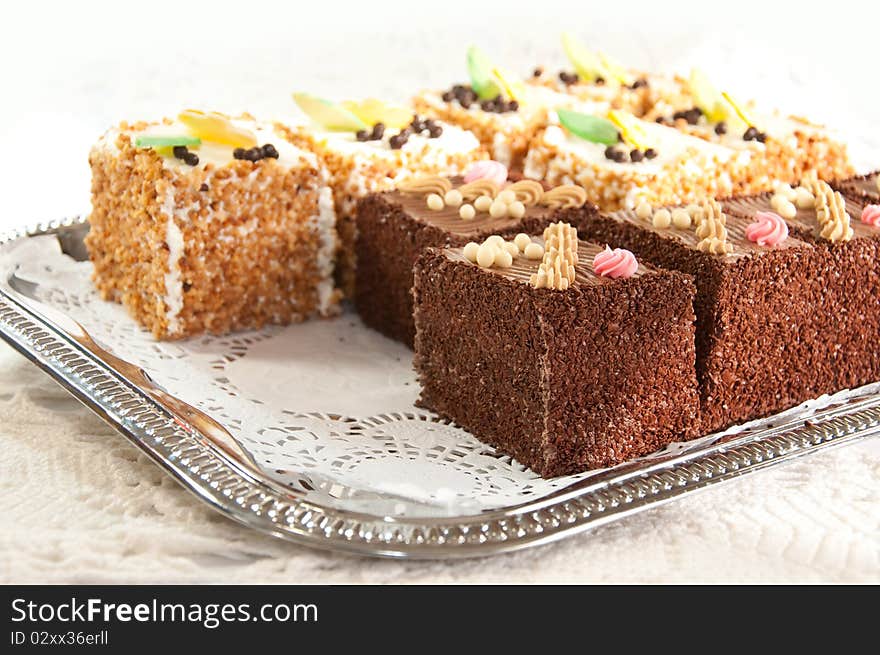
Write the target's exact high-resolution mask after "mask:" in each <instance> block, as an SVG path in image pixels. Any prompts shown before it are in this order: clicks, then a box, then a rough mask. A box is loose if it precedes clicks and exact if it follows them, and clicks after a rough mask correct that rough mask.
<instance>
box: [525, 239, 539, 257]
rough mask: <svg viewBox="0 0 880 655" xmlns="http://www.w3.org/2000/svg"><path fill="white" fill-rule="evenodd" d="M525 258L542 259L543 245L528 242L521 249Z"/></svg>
mask: <svg viewBox="0 0 880 655" xmlns="http://www.w3.org/2000/svg"><path fill="white" fill-rule="evenodd" d="M523 254H524V255H525V256H526V259H542V258H543V257H544V247H543V246H542V245H541V244H540V243H530V244H528V245H527V246H526V247H525V248H524V249H523Z"/></svg>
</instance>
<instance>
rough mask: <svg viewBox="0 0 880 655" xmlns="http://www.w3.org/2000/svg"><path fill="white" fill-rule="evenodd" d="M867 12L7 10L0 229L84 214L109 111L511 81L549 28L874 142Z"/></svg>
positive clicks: (375, 5) (397, 4)
mask: <svg viewBox="0 0 880 655" xmlns="http://www.w3.org/2000/svg"><path fill="white" fill-rule="evenodd" d="M878 16H880V10H878V9H877V3H873V2H850V1H838V2H834V3H829V2H827V1H825V2H821V3H815V5H814V4H812V3H808V2H801V3H796V4H791V3H771V2H766V1H765V2H755V1H753V0H743V1H740V2H727V3H717V2H710V1H709V0H702V1H700V2H681V1H678V2H676V1H675V0H665V1H664V2H641V1H635V0H629V1H617V2H595V1H594V2H589V1H587V0H578V1H569V2H560V1H558V0H538V1H535V2H533V3H524V2H514V1H513V0H505V1H498V0H483V1H482V2H455V1H452V2H437V3H431V2H412V1H411V0H410V1H400V0H397V1H393V2H385V3H380V2H366V1H365V0H360V1H359V2H351V1H349V0H311V1H309V2H286V3H280V2H279V3H272V2H266V1H265V0H239V1H238V2H228V1H227V0H220V1H215V2H210V3H207V2H184V1H182V0H178V1H176V2H174V1H169V0H154V1H152V2H134V3H124V2H16V3H15V4H14V6H13V5H12V3H6V5H5V7H4V17H3V27H2V31H3V34H2V38H0V66H2V70H3V76H2V83H3V87H4V91H3V94H2V95H3V97H4V102H3V103H0V143H2V145H3V154H4V156H3V157H0V179H2V180H3V189H4V198H3V200H4V202H3V204H2V208H3V209H2V212H0V227H5V226H11V225H17V224H21V223H27V222H32V221H34V220H43V219H49V218H57V217H59V216H62V215H66V214H70V213H73V212H80V211H83V210H85V209H86V208H87V206H88V184H89V182H88V179H89V177H88V176H89V173H88V166H87V162H86V157H87V154H88V149H89V146H90V145H91V143H92V142H94V141H95V139H96V138H97V137H98V136H99V135H100V134H101V132H102V131H103V130H104V129H106V128H107V127H108V126H110V125H112V124H114V123H117V122H119V121H120V120H123V119H126V120H132V119H140V118H154V117H159V116H162V115H174V114H175V113H177V111H179V110H180V109H181V108H185V107H189V106H200V107H202V108H217V109H222V110H227V111H239V110H247V111H251V112H252V113H255V114H257V115H259V116H263V117H267V118H274V117H279V118H283V117H284V116H285V115H287V114H290V113H292V112H293V111H294V109H293V103H292V101H291V99H290V93H291V92H292V91H294V90H308V91H313V92H316V93H319V94H323V95H326V96H328V97H330V98H333V99H345V98H348V97H360V96H367V95H373V96H379V97H387V98H396V99H401V100H402V99H405V98H406V97H408V95H409V94H410V93H411V92H412V91H414V90H416V89H417V88H419V87H421V86H438V87H439V86H443V85H447V84H449V83H451V82H453V81H464V80H465V79H466V76H465V70H464V53H465V49H466V48H467V46H468V45H470V44H479V45H481V46H483V47H484V48H485V49H486V50H487V51H488V52H489V53H490V55H491V56H492V57H493V58H494V59H495V60H496V61H497V62H498V63H499V64H500V65H502V66H504V67H506V68H509V69H511V70H513V71H518V72H521V73H522V74H526V73H528V72H529V71H530V70H531V69H532V67H533V66H534V65H535V64H536V63H538V62H541V63H545V64H547V65H550V66H553V67H554V68H556V67H559V66H562V65H564V63H565V59H564V56H563V54H562V52H561V49H560V47H559V32H560V31H561V30H563V29H568V30H571V31H573V32H574V33H575V34H577V35H578V36H580V37H581V38H582V39H583V40H584V41H585V42H586V43H589V44H592V45H594V46H596V47H597V48H601V49H603V50H605V51H607V52H608V53H610V54H612V55H613V56H615V57H617V58H618V59H620V60H621V61H622V62H624V63H626V64H629V65H633V66H637V67H643V68H647V69H655V70H663V71H681V72H687V71H688V70H689V69H690V67H691V66H692V65H698V66H700V67H702V68H704V69H706V70H707V71H708V72H709V73H710V76H711V77H712V78H713V79H714V80H717V81H718V83H719V84H721V85H723V86H724V87H726V88H728V89H730V90H732V91H734V92H736V93H737V94H738V95H741V96H744V97H748V96H754V97H758V98H760V99H761V100H763V101H765V103H766V104H767V105H769V106H778V107H781V108H783V109H788V110H791V111H795V112H800V113H804V114H807V115H808V116H809V117H811V118H815V119H816V120H819V121H824V122H827V123H829V124H830V125H832V126H834V127H838V128H841V129H843V130H846V131H847V132H848V133H852V134H854V135H857V136H860V137H870V136H871V132H872V129H871V127H872V126H876V125H877V122H876V120H875V117H876V116H877V114H878V104H880V103H878V97H880V96H878V93H877V89H878V88H880V57H878V55H877V46H876V43H877V36H876V30H877V29H880V28H878V26H880V19H878ZM872 121H873V122H872ZM856 154H857V155H858V153H856ZM877 161H878V163H880V159H878V160H877ZM870 164H871V160H870V159H868V160H867V161H866V165H870Z"/></svg>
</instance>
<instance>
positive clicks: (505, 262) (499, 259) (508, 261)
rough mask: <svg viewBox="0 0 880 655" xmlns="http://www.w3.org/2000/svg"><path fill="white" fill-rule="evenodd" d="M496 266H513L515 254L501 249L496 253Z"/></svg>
mask: <svg viewBox="0 0 880 655" xmlns="http://www.w3.org/2000/svg"><path fill="white" fill-rule="evenodd" d="M495 266H497V267H498V268H510V267H511V266H513V255H511V254H510V253H509V252H507V251H506V250H499V251H497V252H496V253H495Z"/></svg>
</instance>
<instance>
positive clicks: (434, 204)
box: [427, 193, 444, 211]
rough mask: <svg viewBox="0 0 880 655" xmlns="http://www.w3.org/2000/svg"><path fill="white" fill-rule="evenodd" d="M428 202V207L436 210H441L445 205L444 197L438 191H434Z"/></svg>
mask: <svg viewBox="0 0 880 655" xmlns="http://www.w3.org/2000/svg"><path fill="white" fill-rule="evenodd" d="M427 204H428V209H433V210H434V211H440V210H441V209H443V207H444V204H443V198H441V197H440V196H438V195H437V194H436V193H432V194H430V195H429V196H428V199H427Z"/></svg>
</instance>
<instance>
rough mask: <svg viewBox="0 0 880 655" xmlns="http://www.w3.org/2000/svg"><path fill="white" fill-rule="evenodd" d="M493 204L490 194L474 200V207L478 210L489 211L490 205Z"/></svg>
mask: <svg viewBox="0 0 880 655" xmlns="http://www.w3.org/2000/svg"><path fill="white" fill-rule="evenodd" d="M491 206H492V198H490V197H489V196H480V197H479V198H477V199H476V200H474V207H475V208H476V210H477V211H478V212H487V211H489V207H491Z"/></svg>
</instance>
